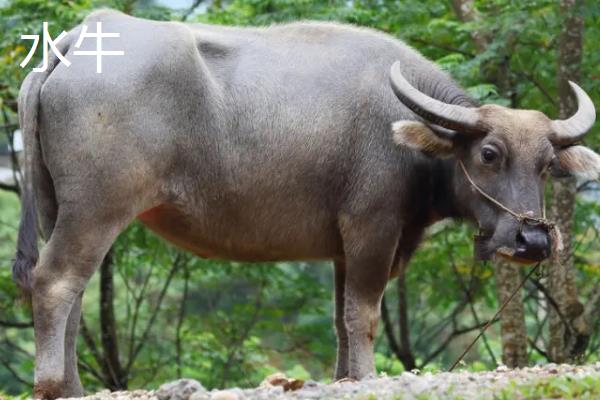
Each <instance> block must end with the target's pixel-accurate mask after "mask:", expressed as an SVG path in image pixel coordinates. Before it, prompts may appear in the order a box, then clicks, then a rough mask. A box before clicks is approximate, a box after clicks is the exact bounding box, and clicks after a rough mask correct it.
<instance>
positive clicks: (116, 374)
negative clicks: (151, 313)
mask: <svg viewBox="0 0 600 400" xmlns="http://www.w3.org/2000/svg"><path fill="white" fill-rule="evenodd" d="M113 301H114V286H113V260H112V250H111V251H109V252H108V254H107V255H106V257H104V260H103V261H102V265H101V266H100V332H101V341H102V354H103V365H102V372H103V374H104V376H105V377H106V381H107V382H110V386H109V389H111V390H125V389H127V374H125V372H124V370H123V366H122V365H121V361H120V359H119V342H118V337H117V323H116V320H115V308H114V304H113Z"/></svg>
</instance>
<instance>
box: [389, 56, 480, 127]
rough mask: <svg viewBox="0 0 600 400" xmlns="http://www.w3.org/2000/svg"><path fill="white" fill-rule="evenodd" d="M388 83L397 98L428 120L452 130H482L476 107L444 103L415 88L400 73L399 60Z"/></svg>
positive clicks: (393, 67)
mask: <svg viewBox="0 0 600 400" xmlns="http://www.w3.org/2000/svg"><path fill="white" fill-rule="evenodd" d="M390 83H391V84H392V89H393V90H394V93H395V94H396V96H397V97H398V99H399V100H400V101H401V102H402V103H404V105H406V106H407V107H408V108H410V109H411V110H412V111H413V112H414V113H416V114H418V115H420V116H421V117H423V118H424V119H425V120H427V121H428V122H431V123H432V124H435V125H439V126H441V127H443V128H447V129H451V130H454V131H462V132H464V131H476V132H481V131H482V128H481V127H480V126H479V120H480V118H479V113H478V112H477V109H476V108H467V107H462V106H457V105H454V104H446V103H444V102H441V101H439V100H436V99H434V98H432V97H429V96H427V95H426V94H424V93H422V92H420V91H419V90H417V89H415V88H414V87H413V86H412V85H411V84H410V83H408V81H407V80H406V78H404V76H403V75H402V72H401V70H400V62H399V61H396V62H395V63H394V64H393V65H392V68H391V69H390Z"/></svg>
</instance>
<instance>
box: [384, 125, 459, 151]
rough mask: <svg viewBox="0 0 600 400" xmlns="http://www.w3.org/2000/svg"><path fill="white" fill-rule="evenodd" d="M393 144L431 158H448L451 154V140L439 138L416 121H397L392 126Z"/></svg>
mask: <svg viewBox="0 0 600 400" xmlns="http://www.w3.org/2000/svg"><path fill="white" fill-rule="evenodd" d="M392 132H393V133H394V142H395V143H396V144H397V145H399V146H405V147H408V148H410V149H413V150H418V151H421V152H423V153H425V154H427V155H429V156H432V157H439V158H444V157H449V156H451V155H452V154H453V149H454V145H453V143H452V141H451V140H448V139H444V138H441V137H439V136H438V135H437V134H436V133H435V132H433V131H432V130H431V128H429V127H428V126H427V125H425V124H423V123H421V122H418V121H398V122H394V123H393V124H392Z"/></svg>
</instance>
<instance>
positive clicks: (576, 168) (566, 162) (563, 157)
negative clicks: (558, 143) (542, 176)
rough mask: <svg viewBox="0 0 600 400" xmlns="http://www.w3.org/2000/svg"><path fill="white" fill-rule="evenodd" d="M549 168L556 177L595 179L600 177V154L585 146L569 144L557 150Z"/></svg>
mask: <svg viewBox="0 0 600 400" xmlns="http://www.w3.org/2000/svg"><path fill="white" fill-rule="evenodd" d="M550 170H551V172H552V175H554V176H556V177H565V176H575V177H577V178H580V179H584V180H595V179H598V178H599V177H600V155H598V154H596V153H595V152H594V151H593V150H591V149H589V148H587V147H585V146H570V147H567V148H564V149H561V150H557V152H556V158H555V160H554V161H553V162H552V165H551V168H550Z"/></svg>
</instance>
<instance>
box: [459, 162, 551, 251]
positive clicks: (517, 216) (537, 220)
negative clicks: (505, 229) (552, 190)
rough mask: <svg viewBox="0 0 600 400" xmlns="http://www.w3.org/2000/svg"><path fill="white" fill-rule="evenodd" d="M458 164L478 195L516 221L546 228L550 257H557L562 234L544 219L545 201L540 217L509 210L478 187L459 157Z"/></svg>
mask: <svg viewBox="0 0 600 400" xmlns="http://www.w3.org/2000/svg"><path fill="white" fill-rule="evenodd" d="M458 164H459V165H460V168H461V169H462V171H463V173H464V174H465V177H466V178H467V181H468V182H469V183H470V184H471V186H473V188H474V189H475V190H476V191H477V192H478V193H479V194H480V195H482V196H483V197H485V198H486V199H487V200H488V201H490V202H491V203H492V204H494V205H496V206H497V207H498V208H500V209H502V210H504V211H506V212H507V213H508V214H510V215H512V216H513V217H514V218H515V219H516V220H517V221H519V223H520V224H523V223H528V222H533V223H534V224H538V225H541V226H543V227H545V228H546V229H547V230H548V233H549V234H550V239H551V241H552V257H553V258H554V259H555V260H558V259H559V257H560V254H561V253H562V251H563V241H562V234H561V233H560V229H559V228H558V226H557V225H556V223H554V222H553V221H549V220H548V219H546V203H545V202H544V203H543V204H544V205H543V207H542V208H543V210H542V212H543V217H542V218H538V217H533V216H529V215H527V214H521V213H517V212H515V211H513V210H511V209H510V208H508V207H507V206H505V205H504V204H502V203H501V202H499V201H498V200H496V199H495V198H493V197H492V196H490V195H489V194H487V193H486V192H485V191H484V190H483V189H482V188H480V187H479V185H477V184H476V183H475V181H474V180H473V178H471V175H469V172H467V168H465V164H464V163H463V162H462V160H461V159H459V160H458Z"/></svg>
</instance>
